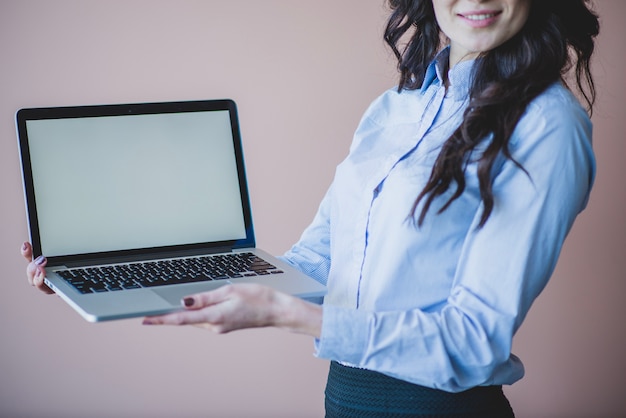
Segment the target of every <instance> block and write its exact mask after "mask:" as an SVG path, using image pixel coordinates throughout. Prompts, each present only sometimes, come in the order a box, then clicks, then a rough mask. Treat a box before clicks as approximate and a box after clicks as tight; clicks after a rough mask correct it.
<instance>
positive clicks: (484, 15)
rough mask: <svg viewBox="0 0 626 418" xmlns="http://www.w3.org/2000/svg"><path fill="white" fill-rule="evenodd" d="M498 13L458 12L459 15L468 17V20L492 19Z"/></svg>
mask: <svg viewBox="0 0 626 418" xmlns="http://www.w3.org/2000/svg"><path fill="white" fill-rule="evenodd" d="M499 14H500V13H499V12H493V13H474V14H467V15H464V14H460V15H459V16H461V17H464V18H465V19H468V20H473V21H475V22H480V21H483V20H488V19H493V18H494V17H496V16H497V15H499Z"/></svg>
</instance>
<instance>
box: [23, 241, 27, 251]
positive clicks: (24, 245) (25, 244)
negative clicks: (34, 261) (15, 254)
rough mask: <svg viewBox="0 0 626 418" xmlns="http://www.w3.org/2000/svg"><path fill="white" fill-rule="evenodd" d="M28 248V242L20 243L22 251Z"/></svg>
mask: <svg viewBox="0 0 626 418" xmlns="http://www.w3.org/2000/svg"><path fill="white" fill-rule="evenodd" d="M27 249H28V244H27V243H26V242H25V243H24V244H22V251H26V250H27Z"/></svg>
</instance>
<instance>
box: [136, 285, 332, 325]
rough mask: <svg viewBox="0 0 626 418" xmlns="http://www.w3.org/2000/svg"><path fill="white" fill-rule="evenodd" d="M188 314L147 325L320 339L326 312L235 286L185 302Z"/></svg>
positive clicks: (257, 288)
mask: <svg viewBox="0 0 626 418" xmlns="http://www.w3.org/2000/svg"><path fill="white" fill-rule="evenodd" d="M182 303H183V306H184V308H185V310H183V311H179V312H173V313H170V314H165V315H160V316H152V317H146V318H145V319H144V321H143V323H144V324H145V325H196V326H201V327H203V328H207V329H210V330H212V331H214V332H216V333H218V334H222V333H227V332H230V331H234V330H238V329H244V328H258V327H269V326H275V327H279V328H284V329H287V330H290V331H293V332H300V333H305V334H309V335H312V336H314V337H319V334H320V332H321V322H322V309H321V307H320V306H318V305H314V304H312V303H309V302H306V301H304V300H302V299H299V298H296V297H294V296H290V295H287V294H285V293H281V292H278V291H276V290H274V289H272V288H270V287H267V286H262V285H259V284H253V283H246V284H232V285H226V286H222V287H220V288H218V289H216V290H212V291H210V292H204V293H198V294H195V295H190V296H187V297H185V298H183V300H182Z"/></svg>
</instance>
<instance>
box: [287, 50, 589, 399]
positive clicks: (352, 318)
mask: <svg viewBox="0 0 626 418" xmlns="http://www.w3.org/2000/svg"><path fill="white" fill-rule="evenodd" d="M447 58H448V57H447V54H446V53H445V52H444V53H443V54H442V55H441V56H440V57H439V59H438V60H436V61H435V62H433V64H432V65H431V66H430V67H429V68H428V71H427V73H426V77H425V79H424V83H423V87H422V88H421V89H418V90H414V91H402V92H400V93H398V92H397V90H396V89H393V90H389V91H387V92H385V93H384V94H383V95H382V96H380V97H379V98H378V99H377V100H375V101H374V102H373V103H372V105H371V106H370V107H369V109H368V110H367V112H366V113H365V115H364V117H363V119H362V121H361V123H360V125H359V127H358V129H357V131H356V133H355V136H354V141H353V143H352V146H351V149H350V153H349V155H348V157H347V158H346V159H345V160H344V161H343V162H342V163H341V164H340V165H339V166H338V168H337V171H336V175H335V178H334V181H333V183H332V185H331V187H330V189H329V191H328V192H327V194H326V196H325V197H324V199H323V201H322V203H321V206H320V208H319V211H318V213H317V215H316V217H315V219H314V220H313V223H312V224H311V225H310V226H309V227H308V228H307V229H306V230H305V232H304V233H303V235H302V237H301V240H300V241H299V242H298V243H297V244H296V245H294V246H293V248H292V249H291V250H290V251H288V252H287V253H286V254H285V256H284V259H285V260H286V261H288V262H289V263H291V264H292V265H294V266H296V267H297V268H299V269H300V270H302V271H303V272H305V273H307V274H309V275H310V276H312V277H315V278H317V279H318V280H319V281H321V282H322V283H326V284H327V286H328V295H327V296H326V298H325V300H324V305H323V321H322V333H321V338H320V339H319V340H317V341H316V351H317V355H318V356H319V357H322V358H327V359H332V360H337V361H340V362H342V363H344V364H349V365H353V366H356V367H362V368H366V369H371V370H376V371H379V372H382V373H385V374H387V375H390V376H393V377H397V378H400V379H403V380H406V381H409V382H413V383H417V384H421V385H424V386H428V387H433V388H438V389H443V390H446V391H451V392H457V391H462V390H465V389H468V388H471V387H474V386H478V385H499V384H511V383H513V382H515V381H517V380H518V379H520V378H521V377H522V376H523V373H524V369H523V365H522V363H521V362H520V360H519V359H518V358H517V357H516V356H515V355H513V354H512V353H511V345H512V339H513V335H514V334H515V332H516V331H517V329H518V328H519V326H520V325H521V323H522V321H523V319H524V317H525V316H526V314H527V312H528V310H529V308H530V306H531V304H532V302H533V300H534V299H535V298H536V297H537V296H538V295H539V293H540V292H541V291H542V289H543V288H544V286H545V285H546V283H547V281H548V279H549V277H550V275H551V274H552V271H553V270H554V267H555V264H556V262H557V258H558V256H559V252H560V250H561V246H562V244H563V241H564V239H565V236H566V235H567V233H568V231H569V230H570V227H571V226H572V223H573V222H574V218H575V217H576V215H577V214H578V213H579V212H580V211H581V210H582V209H583V208H584V207H585V205H586V202H587V199H588V196H589V192H590V189H591V185H592V183H593V178H594V173H595V162H594V156H593V151H592V148H591V122H590V120H589V118H588V115H587V113H586V112H585V110H584V109H583V108H582V107H581V106H580V105H579V103H578V102H577V100H576V99H575V98H574V97H573V96H572V94H571V93H570V92H569V91H568V90H567V89H566V88H565V87H564V86H563V85H561V84H560V83H559V84H554V85H553V86H551V87H550V88H548V89H547V90H546V91H545V92H544V93H543V94H541V95H540V96H539V97H537V98H536V99H535V100H534V101H533V102H532V103H531V104H530V105H529V106H528V108H527V110H526V112H525V114H524V115H523V117H522V119H521V120H520V122H519V123H518V125H517V127H516V129H515V131H514V133H513V135H512V137H511V141H510V151H511V154H512V156H513V158H514V159H515V160H516V161H517V162H519V163H520V164H521V165H522V166H523V167H524V169H525V170H526V172H524V170H522V169H520V168H519V167H518V166H516V165H515V163H514V162H512V161H511V160H508V159H505V158H504V157H502V158H499V159H498V160H497V163H496V166H495V167H494V170H493V193H494V196H495V206H494V208H493V212H492V213H491V217H490V218H489V220H488V221H487V223H486V224H485V225H484V226H483V227H482V228H479V227H478V224H479V221H480V216H481V214H482V210H483V206H482V202H481V199H480V193H479V186H478V180H477V178H476V168H477V164H476V162H475V160H476V158H473V157H472V156H470V158H469V160H468V161H469V163H468V165H467V168H466V180H467V184H466V189H465V191H464V192H463V194H462V195H461V197H460V198H459V199H457V200H455V201H454V203H453V204H452V205H451V206H450V207H449V208H448V209H446V210H445V211H443V212H442V213H440V214H438V213H437V210H438V208H440V207H441V206H442V205H443V204H444V203H445V202H446V201H447V200H448V198H449V196H450V194H451V193H453V192H454V189H455V186H454V185H453V186H452V187H451V189H450V190H449V191H448V193H447V194H446V195H444V196H442V197H440V198H437V199H436V200H435V201H434V203H433V205H432V206H431V209H430V211H429V212H428V214H427V216H426V218H425V220H424V223H423V225H422V226H421V227H418V226H416V223H415V222H411V221H409V219H408V216H409V213H410V211H411V207H412V205H413V203H414V201H415V198H416V197H417V195H418V194H419V192H420V191H421V190H422V188H423V187H424V185H425V184H426V181H427V180H428V178H429V176H430V173H431V170H432V167H433V163H434V161H435V159H436V157H437V155H438V153H439V150H440V148H441V146H442V144H443V143H444V142H445V140H446V139H448V137H449V136H450V135H451V134H452V132H453V131H454V130H455V129H456V127H457V126H458V125H459V123H460V122H461V120H462V116H463V111H464V109H465V108H466V106H467V104H468V97H467V96H468V90H469V85H470V82H471V76H472V71H473V62H472V61H466V62H461V63H459V64H458V65H456V66H455V67H453V68H452V70H451V71H450V72H449V76H448V77H449V83H450V85H449V87H448V88H447V89H446V87H445V86H444V85H443V82H442V80H443V78H442V74H441V72H442V71H443V70H442V69H443V68H445V66H444V65H442V64H443V63H444V61H445V60H447ZM488 140H489V138H486V139H485V140H484V141H483V143H482V144H481V145H479V146H478V148H477V149H476V150H475V151H474V152H475V153H477V154H475V155H479V154H478V153H480V152H481V149H484V146H485V145H484V144H486V143H487V142H488ZM421 208H422V205H421V204H420V206H418V208H417V211H416V216H417V215H419V213H420V211H421Z"/></svg>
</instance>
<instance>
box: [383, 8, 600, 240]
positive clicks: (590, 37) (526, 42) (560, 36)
mask: <svg viewBox="0 0 626 418" xmlns="http://www.w3.org/2000/svg"><path fill="white" fill-rule="evenodd" d="M529 1H531V2H532V3H531V10H530V13H529V16H528V21H527V22H526V23H525V25H524V26H523V28H522V29H521V31H520V32H519V33H518V34H516V35H515V36H514V37H513V38H511V39H510V40H508V41H507V42H505V43H504V44H502V45H500V46H498V47H496V48H494V49H492V50H490V51H487V52H484V53H482V54H481V55H480V59H478V60H477V61H476V64H475V65H476V67H475V75H474V78H473V81H472V84H471V87H470V91H469V100H470V101H469V104H468V107H467V109H466V110H465V113H464V115H463V121H462V122H461V125H460V126H459V127H458V128H457V129H456V130H455V132H454V133H453V134H452V136H451V137H450V138H448V140H447V141H446V142H445V143H444V144H443V146H442V149H441V151H440V153H439V155H438V157H437V160H436V162H435V164H434V166H433V169H432V172H431V175H430V178H429V180H428V182H427V183H426V186H425V187H424V189H423V190H422V191H421V193H420V194H419V195H418V196H417V198H416V200H415V203H414V205H413V208H412V210H411V214H410V218H411V219H415V215H416V211H417V207H418V204H419V203H420V201H421V200H422V199H425V203H424V206H423V208H422V211H421V213H420V215H419V218H418V220H417V224H418V225H422V223H423V221H424V218H425V216H426V213H427V212H428V210H429V208H430V206H431V204H432V203H433V200H434V199H435V198H436V197H438V196H441V195H443V194H444V193H445V192H446V191H447V190H448V189H449V188H450V186H451V185H452V183H455V184H456V190H455V192H454V193H453V194H452V196H451V197H450V199H449V200H448V201H447V202H446V203H445V204H444V205H443V207H442V208H441V209H440V210H439V211H438V213H441V212H443V211H444V210H446V209H447V208H448V207H449V206H450V204H452V202H453V201H454V200H456V199H457V198H458V197H459V196H461V194H462V193H463V191H464V189H465V173H464V167H465V164H466V161H467V159H468V158H469V154H470V153H471V151H472V150H473V149H474V148H475V147H476V146H477V145H478V144H479V143H480V142H481V141H482V140H483V139H485V138H486V137H487V136H488V135H492V139H491V142H490V143H489V144H488V146H487V148H486V150H485V151H484V153H483V154H482V155H481V156H480V157H479V159H478V173H477V175H478V181H479V186H480V195H481V199H482V202H483V207H484V209H483V213H482V216H481V219H480V223H479V228H480V227H482V226H483V225H484V224H485V222H487V219H488V218H489V216H490V214H491V212H492V210H493V205H494V195H493V191H492V179H491V170H492V167H493V165H494V162H495V160H496V157H497V156H498V155H499V154H500V153H502V155H504V156H505V157H506V158H508V159H510V160H512V161H513V162H514V163H515V164H516V165H517V166H518V167H519V168H520V169H522V170H524V168H523V167H522V166H521V165H520V164H519V163H518V162H517V161H515V160H514V159H513V157H512V156H511V153H510V151H509V147H508V144H509V140H510V137H511V134H512V133H513V130H514V129H515V126H516V125H517V123H518V121H519V119H520V118H521V116H522V114H523V113H524V111H525V110H526V107H527V106H528V104H529V103H530V102H531V101H532V100H533V99H534V98H535V97H537V96H538V95H539V94H541V93H542V92H543V91H544V90H545V89H546V88H547V87H548V86H550V85H551V84H553V83H554V82H556V81H559V80H561V81H562V82H563V83H564V84H565V85H568V83H567V78H568V75H570V74H572V73H573V75H575V78H574V80H575V81H574V82H575V86H574V87H575V88H576V89H577V90H578V91H579V92H580V93H581V94H582V97H583V99H584V101H585V102H586V104H587V107H588V111H589V113H590V114H591V111H592V107H593V104H594V101H595V96H596V91H595V86H594V82H593V77H592V75H591V71H590V60H591V55H592V54H593V51H594V38H595V37H596V36H597V34H598V32H599V22H598V16H597V14H595V13H594V12H593V11H592V9H591V7H590V6H589V1H588V0H529ZM388 3H389V7H390V8H391V11H392V14H391V16H390V18H389V20H388V22H387V27H386V30H385V35H384V39H385V41H386V42H387V44H389V46H390V47H391V50H392V51H393V53H394V54H395V56H396V57H397V59H398V70H399V72H400V82H399V85H398V91H402V90H403V89H409V90H411V89H417V88H419V87H421V84H422V82H423V79H424V75H425V72H426V68H427V67H428V65H429V64H430V62H431V61H432V60H433V59H434V58H435V56H436V55H437V53H438V52H439V51H440V50H441V48H442V47H443V46H444V42H445V41H444V40H443V39H442V32H441V30H440V28H439V26H438V24H437V21H436V18H435V13H434V10H433V5H432V0H388ZM524 171H525V170H524ZM527 174H528V173H527Z"/></svg>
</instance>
